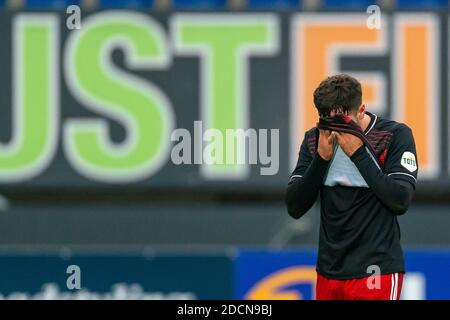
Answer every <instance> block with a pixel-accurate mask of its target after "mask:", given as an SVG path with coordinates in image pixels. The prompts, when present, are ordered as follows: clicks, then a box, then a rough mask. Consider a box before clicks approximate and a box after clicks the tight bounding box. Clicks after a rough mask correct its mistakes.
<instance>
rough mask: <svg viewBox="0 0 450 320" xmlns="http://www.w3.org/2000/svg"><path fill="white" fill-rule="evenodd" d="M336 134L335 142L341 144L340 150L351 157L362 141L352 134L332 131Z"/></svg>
mask: <svg viewBox="0 0 450 320" xmlns="http://www.w3.org/2000/svg"><path fill="white" fill-rule="evenodd" d="M333 133H334V135H335V136H336V139H337V143H338V144H339V145H340V146H341V149H342V151H344V153H345V154H346V155H347V156H348V157H351V156H352V155H353V154H354V153H355V152H356V150H358V149H359V148H360V147H361V146H362V145H363V142H362V141H361V139H360V138H358V137H356V136H354V135H353V134H350V133H342V132H333Z"/></svg>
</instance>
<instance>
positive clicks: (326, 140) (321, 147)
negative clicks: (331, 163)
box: [317, 129, 335, 160]
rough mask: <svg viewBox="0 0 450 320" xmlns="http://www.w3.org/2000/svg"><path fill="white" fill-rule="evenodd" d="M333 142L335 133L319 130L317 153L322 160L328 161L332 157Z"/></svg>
mask: <svg viewBox="0 0 450 320" xmlns="http://www.w3.org/2000/svg"><path fill="white" fill-rule="evenodd" d="M334 140H335V133H334V132H331V131H330V130H322V129H319V143H318V146H317V152H318V153H319V155H320V157H321V158H322V159H324V160H330V159H331V157H332V156H333V146H334Z"/></svg>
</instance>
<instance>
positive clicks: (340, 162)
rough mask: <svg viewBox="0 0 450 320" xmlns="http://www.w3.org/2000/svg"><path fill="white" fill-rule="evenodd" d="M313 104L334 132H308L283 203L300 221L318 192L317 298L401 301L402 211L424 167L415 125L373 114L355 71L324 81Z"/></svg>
mask: <svg viewBox="0 0 450 320" xmlns="http://www.w3.org/2000/svg"><path fill="white" fill-rule="evenodd" d="M314 104H315V107H316V108H317V111H318V113H319V117H320V119H322V120H323V121H324V123H327V124H328V125H329V126H331V127H332V128H334V129H333V130H326V129H324V126H322V127H321V126H320V123H319V125H318V127H314V128H312V129H310V130H309V131H307V132H306V133H305V137H304V140H303V143H302V145H301V147H300V152H299V157H298V162H297V166H296V168H295V170H294V172H293V173H292V175H291V177H290V181H289V184H288V187H287V192H286V199H285V200H286V205H287V208H288V212H289V214H290V215H291V216H292V217H293V218H295V219H298V218H300V217H302V216H303V215H304V214H305V213H306V212H307V211H308V210H309V209H310V208H311V207H312V206H313V204H314V203H315V201H316V199H317V197H318V195H319V194H320V235H319V253H318V259H317V267H316V270H317V284H316V298H317V299H339V300H347V299H371V300H378V299H381V300H398V299H399V298H400V292H401V288H402V280H403V274H404V272H405V269H404V259H403V251H402V248H401V245H400V228H399V225H398V222H397V216H399V215H402V214H404V213H405V212H406V211H407V209H408V206H409V204H410V202H411V198H412V195H413V192H414V190H415V185H416V179H417V171H418V167H417V160H416V147H415V143H414V138H413V135H412V132H411V129H410V128H409V127H407V126H406V125H405V124H402V123H398V122H395V121H391V120H387V119H382V118H380V117H378V116H377V115H375V114H373V113H370V112H368V111H367V110H366V106H365V105H364V103H363V102H362V90H361V84H360V83H359V82H358V80H356V79H355V78H353V77H351V76H349V75H345V74H339V75H335V76H331V77H328V78H327V79H325V80H323V81H322V82H321V83H320V85H319V86H318V87H317V89H316V90H315V91H314ZM339 119H340V120H342V119H344V121H341V122H339V121H338V120H339ZM322 120H320V121H322ZM352 125H353V126H352ZM325 128H326V126H325ZM340 128H343V129H342V130H341V129H340ZM378 275H379V276H378Z"/></svg>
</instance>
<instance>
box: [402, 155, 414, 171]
mask: <svg viewBox="0 0 450 320" xmlns="http://www.w3.org/2000/svg"><path fill="white" fill-rule="evenodd" d="M400 163H401V165H402V166H403V167H405V168H406V169H407V170H408V171H409V172H414V171H416V170H417V162H416V156H415V155H414V153H412V152H408V151H406V152H404V153H403V155H402V160H401V162H400Z"/></svg>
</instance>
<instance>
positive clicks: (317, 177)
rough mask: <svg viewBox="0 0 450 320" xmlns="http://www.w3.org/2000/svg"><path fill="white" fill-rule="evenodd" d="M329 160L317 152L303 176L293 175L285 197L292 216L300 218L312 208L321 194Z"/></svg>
mask: <svg viewBox="0 0 450 320" xmlns="http://www.w3.org/2000/svg"><path fill="white" fill-rule="evenodd" d="M329 162H330V161H327V160H324V159H322V158H321V157H320V156H319V155H318V154H317V155H316V156H315V157H314V159H313V160H312V162H311V164H310V166H309V167H308V169H307V170H306V172H305V173H304V174H303V176H292V177H291V180H290V181H289V184H288V187H287V190H286V197H285V202H286V206H287V210H288V213H289V215H290V216H292V217H293V218H295V219H299V218H300V217H302V216H303V215H304V214H305V213H306V212H308V210H309V209H311V207H312V206H313V204H314V202H315V201H316V199H317V196H318V194H319V191H320V187H321V185H322V182H323V179H324V177H325V173H326V172H327V169H328V164H329Z"/></svg>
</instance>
